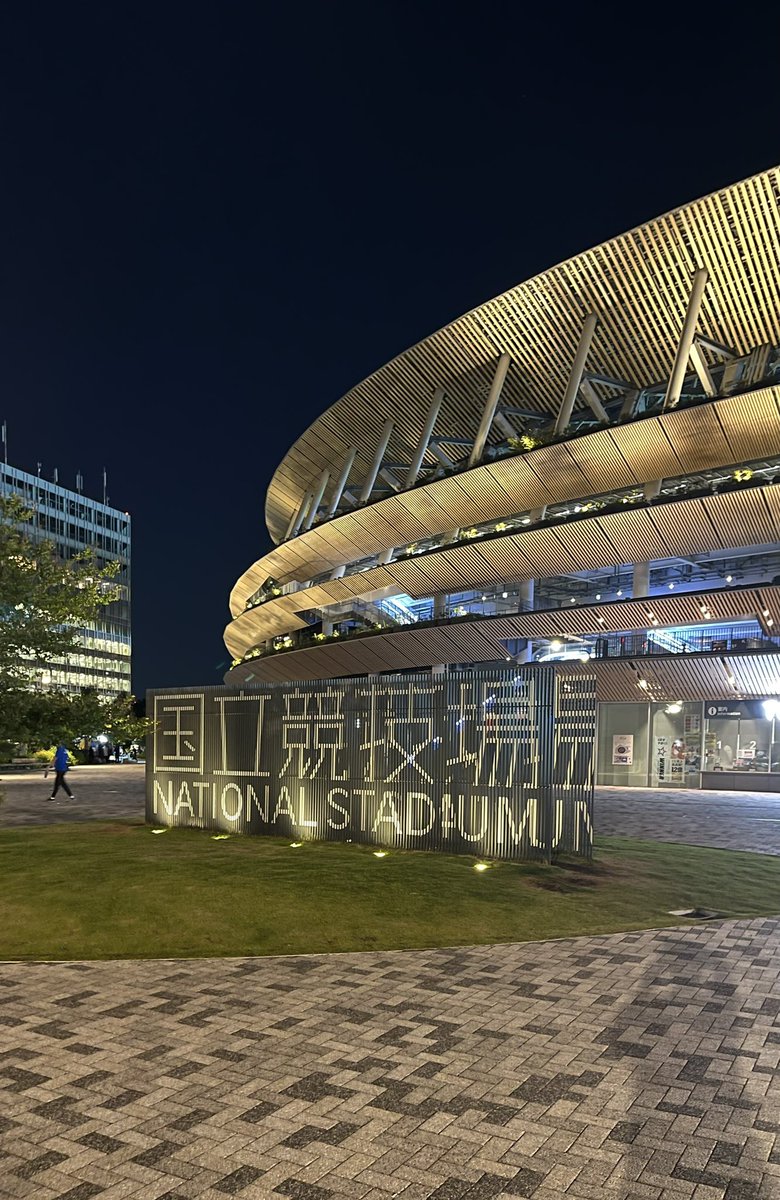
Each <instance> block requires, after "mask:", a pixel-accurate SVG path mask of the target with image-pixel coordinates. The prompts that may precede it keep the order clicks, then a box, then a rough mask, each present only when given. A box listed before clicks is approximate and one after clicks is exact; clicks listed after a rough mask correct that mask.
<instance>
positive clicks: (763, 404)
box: [230, 387, 780, 633]
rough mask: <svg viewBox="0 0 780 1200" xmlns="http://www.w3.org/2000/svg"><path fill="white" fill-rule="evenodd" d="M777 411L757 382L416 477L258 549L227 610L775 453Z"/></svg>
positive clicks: (776, 396) (777, 403)
mask: <svg viewBox="0 0 780 1200" xmlns="http://www.w3.org/2000/svg"><path fill="white" fill-rule="evenodd" d="M779 414H780V387H768V388H761V389H758V390H756V391H754V392H750V393H747V394H742V395H737V396H727V397H724V398H722V399H719V400H713V401H711V402H708V403H704V404H700V405H697V406H696V407H693V408H685V409H676V410H671V411H670V412H667V413H663V414H662V415H660V416H651V417H644V418H640V419H638V420H635V421H631V422H629V423H627V424H624V425H615V426H607V427H605V428H601V429H597V430H594V431H593V432H592V433H585V434H581V435H580V436H578V437H575V438H571V439H568V440H566V441H562V442H557V443H555V444H553V445H550V446H539V447H537V448H536V449H533V450H529V451H527V452H526V453H524V454H518V455H515V456H512V457H510V458H504V459H499V460H497V461H494V462H490V463H485V464H483V465H480V466H476V467H472V468H471V469H470V470H467V471H462V472H459V473H458V474H457V475H450V476H447V477H445V478H443V479H436V480H433V481H432V482H431V483H424V484H420V485H419V486H417V487H415V488H412V489H410V490H409V491H406V492H400V493H398V494H396V495H393V496H389V497H385V498H383V499H380V500H377V501H375V502H374V503H373V504H367V505H365V506H363V507H361V508H358V509H356V510H355V511H354V512H349V513H345V514H343V515H342V516H338V517H334V518H333V519H332V520H330V521H327V522H325V523H323V524H321V525H318V526H316V527H315V528H313V529H310V530H308V531H307V532H306V533H302V534H299V535H298V536H297V537H294V538H291V539H290V540H289V541H287V542H284V543H282V544H281V545H280V546H277V547H276V548H275V549H274V550H272V551H271V552H270V553H268V554H265V555H263V556H262V558H259V559H258V560H257V561H256V562H255V563H253V564H252V566H251V567H249V568H248V569H247V570H246V571H245V572H244V573H243V575H241V576H240V578H239V579H238V581H237V582H236V584H235V586H234V588H233V590H232V592H231V594H230V611H231V613H232V615H233V616H234V617H239V616H240V614H242V613H243V612H244V608H245V604H246V601H247V599H248V598H249V596H251V595H252V594H253V592H254V591H255V590H256V589H257V588H258V587H259V586H260V584H261V583H262V582H263V581H264V580H265V579H267V578H268V577H269V576H270V577H273V578H275V579H277V580H278V581H279V582H280V583H282V584H284V583H287V582H289V581H293V580H295V581H298V580H301V581H304V580H307V579H312V578H314V577H315V576H316V575H318V574H320V573H321V572H322V571H326V570H328V568H335V567H338V566H341V565H342V564H344V563H350V562H355V561H357V560H359V559H362V558H366V557H368V556H369V555H372V554H377V553H381V552H382V551H383V550H387V549H390V548H391V547H392V548H394V547H397V546H402V545H404V543H409V542H414V541H417V540H418V539H420V538H423V537H430V536H433V535H435V534H440V533H449V532H454V531H455V530H456V529H458V528H460V527H464V526H471V525H478V524H480V523H482V522H485V521H490V520H498V519H500V518H502V517H509V516H512V515H514V514H516V513H521V512H525V511H533V510H535V509H539V508H542V507H544V506H546V505H550V504H555V503H561V502H563V501H568V500H580V499H587V498H588V497H591V496H595V495H599V494H604V493H607V492H609V491H611V490H613V489H618V488H625V487H632V486H641V485H643V484H645V483H649V482H651V481H653V480H656V479H660V478H664V477H678V476H682V475H685V474H686V473H689V472H696V471H702V470H705V469H707V468H710V467H720V466H729V465H737V464H739V463H743V462H749V461H751V460H753V459H757V458H760V457H770V456H774V455H780V420H779V419H778V418H779ZM280 607H281V606H280ZM303 607H304V608H305V607H311V605H308V606H307V605H304V606H303ZM291 628H292V627H291ZM274 632H275V633H276V632H284V630H283V629H281V628H279V629H277V630H274Z"/></svg>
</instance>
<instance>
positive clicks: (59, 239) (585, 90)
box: [0, 3, 780, 692]
mask: <svg viewBox="0 0 780 1200" xmlns="http://www.w3.org/2000/svg"><path fill="white" fill-rule="evenodd" d="M685 20H686V18H684V17H681V18H679V22H681V23H682V26H681V27H678V35H679V36H678V37H677V38H676V43H677V44H680V45H687V46H690V47H691V53H690V55H689V56H688V59H690V61H688V60H687V59H683V60H682V61H681V62H680V63H679V64H678V63H677V62H676V61H675V60H673V59H671V58H670V57H669V52H668V43H667V39H665V38H664V30H663V29H662V28H659V30H658V33H657V37H656V39H655V40H653V38H652V37H648V38H647V39H646V40H645V41H643V42H642V43H641V44H637V43H635V42H634V41H633V40H631V41H629V40H628V35H627V34H626V32H625V30H624V29H623V28H622V27H621V28H616V27H613V26H610V25H608V24H606V23H602V25H601V26H599V25H598V23H597V21H595V20H594V18H593V17H592V16H591V15H589V14H586V13H580V14H577V15H575V16H574V17H573V18H571V19H570V21H569V23H568V24H566V23H563V22H560V21H558V23H557V24H556V23H555V22H554V21H553V19H552V17H551V18H549V19H547V18H545V17H541V16H539V15H536V16H534V17H532V18H529V17H528V16H526V15H524V14H522V13H519V12H518V11H517V10H516V9H515V7H514V6H512V5H509V4H496V5H494V6H493V7H492V8H491V9H490V10H486V11H485V12H484V13H483V14H481V20H480V22H477V23H475V22H474V20H473V12H471V14H470V15H469V13H467V12H466V10H465V9H463V10H461V9H460V8H459V7H455V8H449V7H448V8H447V9H446V10H445V9H444V8H438V7H433V6H431V7H430V8H424V9H422V10H419V9H418V8H415V7H413V6H411V5H408V4H406V3H399V4H393V5H390V4H383V3H379V4H377V5H375V6H372V7H371V9H370V10H368V11H367V10H366V9H364V8H361V7H358V6H357V5H354V4H344V5H340V6H338V8H335V9H330V10H327V11H326V10H325V9H323V8H320V7H318V6H313V5H312V6H309V5H305V4H304V5H303V6H301V7H299V8H298V9H296V11H295V12H294V13H293V12H289V13H288V12H283V13H279V12H275V13H272V14H270V15H269V14H266V13H264V12H263V13H261V12H259V11H255V10H250V9H246V10H242V11H237V10H230V11H229V12H223V11H217V10H216V9H213V8H211V7H209V6H205V5H198V4H195V5H191V6H187V8H186V9H185V8H184V6H181V7H179V6H175V5H174V6H171V7H170V8H166V9H164V10H163V11H162V12H158V11H155V10H152V9H151V8H145V7H143V6H141V7H139V8H136V9H134V10H133V11H132V12H128V11H117V10H111V11H108V10H104V9H101V8H99V7H98V6H95V5H91V4H87V5H84V6H81V7H79V8H78V10H69V11H63V10H60V9H58V8H57V7H56V6H54V5H51V6H49V5H45V4H44V5H43V6H42V7H40V8H38V9H37V10H36V12H35V13H31V12H28V11H22V10H18V11H14V12H10V13H9V12H6V13H5V14H4V15H3V17H2V18H0V21H1V22H2V28H3V32H4V35H5V36H4V38H3V43H4V45H5V47H6V54H5V57H6V62H5V63H4V73H3V83H2V84H0V95H2V96H3V97H4V102H3V105H2V113H3V116H4V122H3V125H4V150H5V168H6V169H5V172H4V175H5V186H4V190H3V193H1V194H0V211H2V214H3V218H4V220H3V227H4V229H5V231H6V246H5V255H4V271H3V277H2V278H3V284H2V286H0V305H2V311H1V312H0V353H1V354H2V362H3V373H2V378H3V385H4V386H3V393H4V394H3V397H2V399H1V400H0V421H2V420H3V419H5V420H6V421H7V423H8V441H9V456H8V457H9V461H10V462H11V463H12V464H13V465H14V466H18V467H20V468H22V469H24V470H29V471H31V472H32V473H33V474H34V473H35V471H36V468H37V463H38V461H41V462H42V464H43V474H45V475H46V476H47V477H48V478H51V474H52V469H53V467H55V466H56V467H58V469H59V474H60V480H61V482H63V483H64V484H65V485H66V486H72V482H73V481H74V478H75V473H76V471H77V470H80V471H81V472H82V474H83V476H84V481H85V482H84V490H85V493H87V494H89V495H93V496H96V497H97V498H100V497H101V496H102V469H103V466H104V465H105V467H106V469H107V471H108V483H109V486H108V492H109V496H110V498H111V501H110V502H111V503H112V504H113V505H114V506H115V507H118V508H120V509H122V510H127V511H129V512H130V514H131V517H132V518H133V543H134V544H133V616H134V628H133V641H134V646H133V654H134V686H135V688H136V690H137V691H139V692H141V691H143V690H144V689H145V688H146V687H152V686H173V685H184V684H195V683H205V684H208V683H217V682H220V680H221V671H220V670H218V666H219V664H224V663H226V662H227V661H228V658H229V656H228V652H227V650H226V649H225V648H224V646H223V645H222V641H221V635H222V630H223V628H224V626H225V624H226V623H227V620H228V617H229V613H228V607H227V598H228V594H229V591H230V589H231V587H232V586H233V583H234V582H235V580H236V578H237V577H238V576H239V575H240V574H241V572H242V571H243V570H244V569H245V568H246V567H247V566H248V565H249V564H250V563H251V562H252V561H253V560H254V559H256V558H257V557H259V556H260V555H261V554H262V553H263V551H264V550H265V549H266V548H267V547H268V546H269V544H270V542H269V538H268V535H267V532H266V530H265V526H264V521H263V506H264V498H265V489H266V487H267V485H268V483H269V482H270V478H271V475H272V474H273V471H274V469H275V468H276V466H277V464H278V462H279V460H280V459H281V458H282V457H283V455H284V453H285V452H286V451H287V449H288V448H289V446H290V445H292V443H293V442H294V441H295V439H296V438H297V437H298V436H299V435H300V434H301V433H302V432H303V430H304V429H305V428H306V426H307V425H308V424H310V423H311V421H312V420H314V419H315V418H316V417H317V416H318V415H319V414H320V413H321V412H322V411H324V410H325V409H326V408H327V407H329V405H331V404H332V403H334V402H335V401H336V400H338V399H339V397H340V396H341V395H343V394H344V393H345V392H346V391H347V390H348V389H349V388H350V387H352V386H353V385H354V384H355V383H357V382H358V381H359V380H361V379H362V378H364V377H365V376H366V375H368V374H370V373H371V372H372V371H373V370H376V369H377V368H378V367H380V366H381V365H382V364H383V363H385V362H387V361H388V360H389V359H391V358H393V357H394V356H395V355H396V354H398V353H400V352H401V351H403V350H405V349H406V348H407V347H408V346H410V345H412V344H414V343H415V342H417V341H419V340H420V339H421V338H424V337H425V336H427V335H428V334H429V333H431V332H433V331H434V330H435V329H438V328H439V327H441V326H442V325H445V324H447V322H448V321H450V320H452V319H454V318H455V317H457V316H459V315H460V314H461V313H462V312H465V311H467V310H469V309H471V308H473V307H475V306H476V305H478V304H479V303H481V302H482V301H484V300H486V299H488V298H490V297H491V296H493V295H496V294H498V293H500V292H502V291H505V290H506V289H507V288H509V287H511V286H512V285H514V284H516V283H519V282H521V281H522V280H523V279H526V278H528V277H529V276H532V275H534V274H536V273H538V272H540V271H542V270H545V269H546V268H548V267H550V266H552V265H554V264H555V263H557V262H560V261H561V260H564V259H566V258H568V257H569V256H571V255H573V254H576V253H578V252H579V251H582V250H584V249H586V248H588V247H589V246H592V245H596V244H598V243H599V242H602V241H604V240H606V239H607V238H609V237H612V236H615V235H617V234H620V233H622V232H624V231H625V230H627V229H629V228H632V227H634V226H636V225H638V224H641V223H642V222H643V221H645V220H649V219H651V218H653V217H655V216H658V215H659V214H660V213H662V212H665V211H667V210H669V209H672V208H676V207H678V206H679V205H682V204H684V203H686V202H688V201H690V200H693V199H695V198H696V197H698V196H701V195H704V194H706V193H708V192H711V191H714V190H716V189H717V188H719V187H721V186H725V185H727V184H730V183H733V182H735V181H736V180H738V179H740V178H743V177H745V176H747V175H752V174H755V173H756V172H758V171H761V170H763V169H765V168H766V167H768V166H770V165H772V164H773V163H774V162H776V161H777V160H778V158H780V151H779V150H778V140H779V139H778V133H777V130H778V128H779V127H780V126H779V125H778V120H777V117H778V107H779V105H778V100H777V98H776V94H775V89H774V87H773V82H774V76H773V71H772V69H771V67H772V65H773V62H772V60H773V48H772V47H771V45H770V39H766V44H762V45H760V46H759V47H758V48H757V50H756V51H755V58H754V60H753V62H752V64H751V86H750V88H747V87H744V86H742V85H740V82H739V80H738V79H734V80H726V81H725V82H724V80H723V70H722V68H723V64H724V63H727V62H729V61H730V59H731V56H732V55H733V54H734V50H733V46H732V44H731V43H730V42H729V41H728V40H727V38H726V34H725V33H724V32H723V31H722V30H718V29H701V28H700V27H699V26H698V25H697V24H696V23H695V22H694V19H693V17H691V18H690V25H689V27H688V28H685V25H684V22H685ZM681 58H682V56H681ZM621 66H622V70H620V69H619V68H620V67H621ZM709 146H713V147H714V149H713V150H712V151H708V147H709Z"/></svg>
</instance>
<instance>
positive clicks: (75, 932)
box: [0, 822, 780, 959]
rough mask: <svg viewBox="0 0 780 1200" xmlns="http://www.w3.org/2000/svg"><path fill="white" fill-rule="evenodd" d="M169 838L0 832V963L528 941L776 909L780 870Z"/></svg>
mask: <svg viewBox="0 0 780 1200" xmlns="http://www.w3.org/2000/svg"><path fill="white" fill-rule="evenodd" d="M374 850H375V848H374V847H370V846H358V845H353V844H349V845H341V844H335V843H324V842H317V843H304V844H303V845H302V846H298V847H293V846H291V845H290V843H289V841H286V840H284V839H279V838H248V837H244V838H241V837H231V838H229V839H227V840H219V841H218V840H214V839H213V838H212V837H211V836H210V835H209V834H208V833H207V832H203V831H200V830H191V829H179V830H167V831H166V832H165V833H164V834H159V835H155V834H154V833H153V832H152V831H151V829H150V828H148V827H147V826H144V825H138V824H124V823H119V822H105V823H92V824H78V825H76V824H67V825H66V824H63V825H52V826H43V827H36V828H24V829H7V830H2V831H0V959H17V958H55V959H57V958H125V957H130V958H167V957H170V958H177V957H205V956H220V955H256V954H306V953H314V952H320V951H335V950H379V949H399V948H406V947H423V946H452V945H463V944H469V943H480V942H482V943H489V942H509V941H526V940H535V939H542V938H558V937H570V936H573V935H577V934H593V933H612V932H616V931H619V930H625V929H642V928H649V927H653V926H659V925H670V924H675V923H676V922H677V921H678V918H675V917H672V916H669V910H670V909H679V908H685V907H694V906H697V905H698V906H702V907H704V908H712V909H716V910H717V911H718V912H719V913H722V914H723V915H727V916H749V915H761V914H771V913H777V912H780V859H778V858H771V857H769V856H763V855H759V854H747V853H741V852H730V851H725V850H708V849H703V848H700V847H695V846H679V845H669V844H662V843H658V842H638V841H628V840H624V839H617V838H610V839H602V840H601V841H600V842H599V843H598V846H597V851H596V855H595V857H594V860H593V863H591V864H584V863H576V862H574V861H569V862H567V863H560V864H558V865H555V866H552V867H548V866H543V865H536V864H528V863H522V864H520V863H518V864H515V863H492V864H491V865H490V866H489V868H488V869H487V870H484V871H481V872H480V871H476V870H475V869H474V865H475V861H476V860H475V859H471V858H461V857H455V856H451V855H443V854H424V853H412V852H403V851H388V853H387V855H386V856H385V857H381V858H380V857H377V856H376V855H375V853H374Z"/></svg>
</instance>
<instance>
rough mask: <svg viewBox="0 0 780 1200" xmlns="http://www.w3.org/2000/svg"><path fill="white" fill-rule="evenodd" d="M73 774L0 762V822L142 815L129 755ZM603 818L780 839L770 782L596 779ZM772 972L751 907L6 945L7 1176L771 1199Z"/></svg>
mask: <svg viewBox="0 0 780 1200" xmlns="http://www.w3.org/2000/svg"><path fill="white" fill-rule="evenodd" d="M70 778H71V784H72V787H73V790H74V792H75V793H76V800H75V801H72V802H71V801H67V800H64V801H61V802H60V801H57V802H56V803H54V804H49V803H48V802H47V801H46V799H45V796H46V795H47V794H48V793H47V786H46V783H45V782H44V781H43V779H42V777H41V775H40V774H38V775H36V776H34V777H29V776H25V777H15V778H13V779H12V780H11V781H10V782H7V781H4V785H5V788H6V793H7V800H6V803H5V805H4V806H3V808H2V809H0V824H2V825H5V826H14V825H16V826H19V825H26V824H31V823H38V822H46V823H48V822H53V821H62V820H76V821H83V820H94V819H96V818H98V819H141V818H142V815H143V768H139V767H134V766H106V767H100V768H82V769H81V770H79V769H76V770H74V771H72V772H71V775H70ZM597 827H598V829H599V830H600V832H602V833H605V834H607V833H615V834H623V835H628V836H644V837H652V838H658V837H663V836H666V837H669V838H671V840H679V841H683V840H685V841H694V842H696V841H701V842H703V843H705V844H710V845H729V846H737V847H742V848H755V849H762V850H764V851H769V852H772V853H780V797H778V796H771V795H770V796H767V795H761V794H755V795H750V794H743V795H740V796H736V795H727V794H724V793H712V794H707V793H685V794H683V795H679V794H678V795H675V794H671V793H660V792H649V791H648V792H644V791H643V792H623V791H620V790H618V789H603V790H602V791H600V792H599V793H598V795H597ZM184 902H186V901H185V900H184V899H182V898H180V897H176V896H172V897H171V903H172V904H176V903H184ZM778 908H780V897H779V898H778ZM286 916H287V914H285V913H284V912H264V913H259V914H258V920H261V921H284V920H285V919H286ZM778 975H780V919H772V920H768V919H765V918H761V919H755V920H743V921H722V922H711V923H705V924H700V925H697V926H695V927H680V928H677V929H664V930H657V931H650V932H644V933H628V934H618V935H613V936H604V937H590V938H578V939H569V940H563V941H557V942H549V943H536V944H534V943H528V944H524V945H503V946H481V947H473V948H472V947H470V948H465V949H449V950H433V951H425V952H419V951H407V952H404V951H398V952H384V953H370V954H349V955H333V956H325V955H322V956H319V955H318V956H311V957H306V958H282V959H279V958H277V959H229V960H205V961H151V962H109V963H101V962H95V963H56V964H43V963H13V964H3V965H0V1197H2V1198H3V1200H6V1198H8V1200H10V1198H12V1197H13V1198H18V1200H23V1198H27V1197H29V1198H30V1200H55V1198H56V1200H90V1198H92V1197H98V1196H100V1197H104V1200H120V1198H123V1197H127V1198H137V1200H162V1198H163V1197H165V1198H166V1200H193V1198H195V1197H203V1198H204V1200H219V1197H224V1196H226V1195H237V1196H241V1197H243V1198H244V1200H255V1198H260V1197H268V1198H269V1200H274V1198H277V1197H289V1198H290V1200H330V1198H331V1197H332V1198H333V1200H338V1198H339V1197H347V1198H349V1197H354V1198H356V1200H360V1198H365V1200H388V1198H389V1197H393V1196H402V1197H405V1200H489V1198H492V1197H502V1196H508V1197H509V1196H533V1197H535V1200H563V1197H566V1198H567V1200H779V1198H780V982H779V981H778Z"/></svg>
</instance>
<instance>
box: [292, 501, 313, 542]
mask: <svg viewBox="0 0 780 1200" xmlns="http://www.w3.org/2000/svg"><path fill="white" fill-rule="evenodd" d="M313 495H314V493H313V492H307V493H306V495H305V496H304V497H303V500H301V507H300V508H299V509H298V512H297V514H296V517H295V520H294V521H293V524H292V528H291V530H290V537H295V535H296V533H297V532H298V530H299V529H300V527H301V524H302V522H303V520H304V518H305V516H306V513H307V512H308V511H309V505H310V504H311V500H312V496H313Z"/></svg>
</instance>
